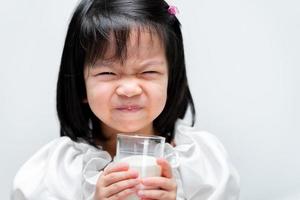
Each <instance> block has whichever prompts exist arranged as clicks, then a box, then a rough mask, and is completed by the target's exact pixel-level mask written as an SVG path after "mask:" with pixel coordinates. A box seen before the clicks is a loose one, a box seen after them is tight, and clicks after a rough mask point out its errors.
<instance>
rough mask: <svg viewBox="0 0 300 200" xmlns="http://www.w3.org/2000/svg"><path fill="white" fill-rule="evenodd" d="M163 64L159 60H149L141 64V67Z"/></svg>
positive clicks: (163, 62)
mask: <svg viewBox="0 0 300 200" xmlns="http://www.w3.org/2000/svg"><path fill="white" fill-rule="evenodd" d="M163 64H165V61H163V60H160V59H150V60H146V61H143V62H141V66H149V65H163Z"/></svg>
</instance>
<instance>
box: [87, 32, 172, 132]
mask: <svg viewBox="0 0 300 200" xmlns="http://www.w3.org/2000/svg"><path fill="white" fill-rule="evenodd" d="M112 46H113V45H112ZM113 53H114V49H113V47H112V48H109V49H108V50H107V52H106V55H105V58H111V57H112V55H113ZM84 77H85V85H86V92H87V102H88V104H89V106H90V108H91V110H92V112H93V113H94V114H95V115H96V116H97V117H98V118H99V119H100V120H101V127H102V131H103V133H104V134H105V135H107V136H112V135H115V134H116V133H119V132H122V133H139V134H144V135H153V134H154V130H153V120H154V119H155V118H156V117H157V116H158V115H159V114H160V113H161V112H162V110H163V108H164V106H165V103H166V99H167V86H168V68H167V60H166V56H165V50H164V47H163V45H162V43H161V41H160V39H159V37H158V36H157V35H155V34H153V33H152V34H150V33H148V32H145V31H140V32H139V35H138V34H137V32H136V31H132V33H131V36H130V38H129V42H128V46H127V59H126V60H125V61H124V62H123V63H121V62H119V61H110V60H109V59H102V60H98V61H97V62H96V63H95V65H94V66H93V67H89V66H85V69H84Z"/></svg>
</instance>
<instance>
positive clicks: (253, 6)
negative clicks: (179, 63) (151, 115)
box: [0, 0, 300, 200]
mask: <svg viewBox="0 0 300 200" xmlns="http://www.w3.org/2000/svg"><path fill="white" fill-rule="evenodd" d="M174 2H176V5H177V7H178V8H179V10H180V14H179V16H178V17H179V18H180V20H181V22H182V25H183V34H184V39H185V47H186V57H187V70H188V76H189V81H190V85H191V90H192V93H193V95H194V100H195V103H196V107H197V111H198V118H197V126H198V127H199V128H201V129H205V130H208V131H210V132H212V133H213V134H215V135H216V136H217V137H218V138H219V139H220V140H221V141H222V142H223V144H224V145H225V147H226V148H227V150H228V152H229V154H230V155H231V158H232V160H233V162H234V164H235V166H236V167H237V169H238V171H239V173H240V176H241V187H242V190H241V199H242V200H296V199H300V159H299V153H300V106H299V102H300V88H299V85H300V81H299V75H300V69H299V67H300V37H299V35H300V20H299V19H300V1H297V0H285V1H283V0H281V1H280V0H240V1H238V0H227V1H224V0H200V1H199V0H197V1H196V0H178V1H174ZM76 3H77V1H76V0H64V1H61V0H52V1H41V0H27V1H20V0H19V1H17V0H10V1H4V0H3V1H2V2H1V6H0V30H1V33H0V57H1V60H0V62H1V64H0V65H1V66H0V91H1V93H0V99H1V102H0V134H1V140H0V152H1V165H0V166H1V168H0V169H1V170H0V177H1V179H0V199H8V198H9V191H10V188H11V182H12V180H13V177H14V175H15V173H16V172H17V170H18V168H19V167H20V166H21V164H22V163H24V162H25V161H26V160H27V159H28V158H29V157H30V156H31V155H32V154H33V153H34V152H35V151H37V150H38V149H39V148H40V147H41V146H42V145H44V144H45V143H47V142H49V141H50V140H51V139H53V138H55V137H57V136H58V135H59V127H58V121H57V118H56V111H55V90H56V78H57V74H58V67H59V63H60V56H61V52H62V47H63V42H64V38H65V33H66V29H67V23H68V21H69V19H70V15H71V13H72V11H73V8H74V6H75V4H76Z"/></svg>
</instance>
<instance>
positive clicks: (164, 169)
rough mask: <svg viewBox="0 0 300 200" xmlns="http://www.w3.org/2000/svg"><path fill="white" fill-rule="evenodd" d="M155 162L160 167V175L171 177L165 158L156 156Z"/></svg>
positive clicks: (170, 170)
mask: <svg viewBox="0 0 300 200" xmlns="http://www.w3.org/2000/svg"><path fill="white" fill-rule="evenodd" d="M156 162H157V164H158V165H160V167H161V176H163V177H166V178H172V168H171V166H170V164H169V162H168V161H167V160H166V159H163V158H158V159H157V161H156Z"/></svg>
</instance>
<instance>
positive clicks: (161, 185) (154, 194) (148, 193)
mask: <svg viewBox="0 0 300 200" xmlns="http://www.w3.org/2000/svg"><path fill="white" fill-rule="evenodd" d="M157 164H159V165H160V166H161V169H162V176H161V177H148V178H144V179H142V184H143V185H144V186H146V188H147V187H150V188H157V189H145V190H139V191H138V192H137V194H138V196H139V197H141V198H142V199H143V200H150V199H157V200H176V191H177V184H176V181H175V180H174V179H172V169H171V166H170V164H169V163H168V161H167V160H165V159H162V158H160V159H157Z"/></svg>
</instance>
